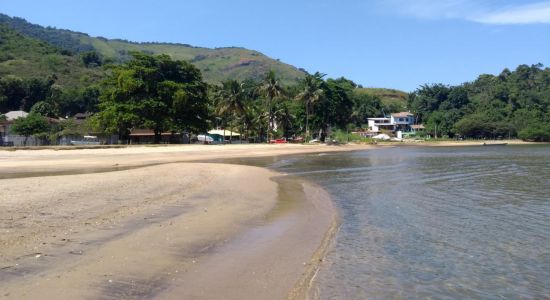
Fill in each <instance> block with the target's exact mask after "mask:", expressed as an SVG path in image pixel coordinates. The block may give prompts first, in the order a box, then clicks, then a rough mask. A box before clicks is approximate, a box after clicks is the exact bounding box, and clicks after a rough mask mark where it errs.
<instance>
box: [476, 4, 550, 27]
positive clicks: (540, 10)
mask: <svg viewBox="0 0 550 300" xmlns="http://www.w3.org/2000/svg"><path fill="white" fill-rule="evenodd" d="M471 20H472V21H476V22H480V23H487V24H533V23H550V2H540V3H535V4H529V5H522V6H515V7H508V8H505V9H502V10H497V11H494V12H489V13H486V14H483V15H480V16H478V17H474V18H472V19H471Z"/></svg>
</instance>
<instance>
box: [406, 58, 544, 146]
mask: <svg viewBox="0 0 550 300" xmlns="http://www.w3.org/2000/svg"><path fill="white" fill-rule="evenodd" d="M409 107H410V108H411V109H412V110H413V111H414V112H415V113H416V114H417V116H418V118H419V121H420V122H423V123H424V124H426V128H427V130H428V131H430V132H432V133H433V134H435V135H439V136H449V137H454V136H462V137H466V138H508V137H520V138H523V139H527V140H534V141H548V140H550V139H549V131H548V129H550V69H549V68H544V67H543V66H542V65H541V64H536V65H532V66H528V65H521V66H519V67H517V69H516V70H514V71H510V70H508V69H505V70H504V71H502V72H501V73H500V74H499V75H498V76H493V75H481V76H479V77H478V79H477V80H475V81H473V82H469V83H465V84H462V85H459V86H447V85H443V84H434V85H424V86H422V87H420V88H419V89H417V90H416V91H415V92H414V93H412V94H411V95H410V98H409Z"/></svg>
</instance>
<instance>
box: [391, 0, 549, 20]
mask: <svg viewBox="0 0 550 300" xmlns="http://www.w3.org/2000/svg"><path fill="white" fill-rule="evenodd" d="M507 2H508V3H509V2H510V1H507ZM380 5H382V7H385V8H386V9H389V10H391V11H393V12H395V11H397V12H399V13H401V14H404V15H408V16H413V17H416V18H419V19H462V20H468V21H472V22H478V23H485V24H533V23H550V1H544V2H537V3H530V4H515V5H507V6H503V4H502V1H497V0H477V1H476V0H439V1H437V0H386V1H382V2H381V4H380Z"/></svg>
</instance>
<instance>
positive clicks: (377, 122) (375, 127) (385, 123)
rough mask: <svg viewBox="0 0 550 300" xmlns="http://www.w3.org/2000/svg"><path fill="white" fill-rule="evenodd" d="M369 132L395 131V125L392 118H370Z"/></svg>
mask: <svg viewBox="0 0 550 300" xmlns="http://www.w3.org/2000/svg"><path fill="white" fill-rule="evenodd" d="M368 124H369V131H371V132H380V131H381V130H390V131H393V129H394V125H393V124H392V123H391V119H390V118H369V119H368Z"/></svg>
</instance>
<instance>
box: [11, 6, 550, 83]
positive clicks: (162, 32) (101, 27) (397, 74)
mask: <svg viewBox="0 0 550 300" xmlns="http://www.w3.org/2000/svg"><path fill="white" fill-rule="evenodd" d="M0 12H2V13H5V14H8V15H11V16H19V17H22V18H25V19H27V20H28V21H30V22H33V23H37V24H40V25H48V26H54V27H58V28H67V29H71V30H76V31H81V32H86V33H89V34H90V35H93V36H103V37H107V38H123V39H128V40H133V41H161V42H179V43H186V44H192V45H195V46H204V47H225V46H241V47H246V48H250V49H254V50H258V51H261V52H263V53H265V54H266V55H269V56H271V57H273V58H279V59H281V60H282V61H284V62H287V63H289V64H292V65H295V66H297V67H302V68H305V69H306V70H308V71H309V72H311V73H313V72H315V71H321V72H323V73H326V74H328V75H329V76H330V77H340V76H345V77H347V78H349V79H352V80H354V81H355V82H357V83H359V84H362V85H364V86H369V87H388V88H398V89H402V90H405V91H412V90H414V89H416V88H417V87H418V86H419V85H421V84H425V83H445V84H460V83H462V82H465V81H471V80H473V79H475V78H476V77H477V75H479V74H482V73H491V74H496V73H499V72H500V71H501V70H502V69H504V68H505V67H508V68H511V69H513V68H515V67H516V66H518V65H519V64H535V63H539V62H540V63H543V64H545V65H548V64H550V1H540V0H532V1H531V0H477V1H476V0H433V1H430V0H372V1H368V0H364V1H360V0H302V1H300V0H278V1H260V0H233V1H228V0H225V1H224V0H182V1H176V0H155V1H145V0H132V1H130V0H118V1H116V0H110V1H106V0H81V1H75V0H48V1H42V0H0Z"/></svg>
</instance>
